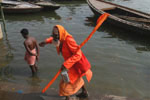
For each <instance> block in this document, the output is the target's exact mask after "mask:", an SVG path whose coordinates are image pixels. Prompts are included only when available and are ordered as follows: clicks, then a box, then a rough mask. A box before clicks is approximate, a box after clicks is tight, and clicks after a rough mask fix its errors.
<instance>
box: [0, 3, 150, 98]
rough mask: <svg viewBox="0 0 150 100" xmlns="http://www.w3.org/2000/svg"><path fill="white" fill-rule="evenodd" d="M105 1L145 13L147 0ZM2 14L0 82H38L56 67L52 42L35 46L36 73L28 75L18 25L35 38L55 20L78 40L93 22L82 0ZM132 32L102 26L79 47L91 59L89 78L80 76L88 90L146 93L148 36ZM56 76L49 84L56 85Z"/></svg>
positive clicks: (149, 83) (46, 33) (141, 95)
mask: <svg viewBox="0 0 150 100" xmlns="http://www.w3.org/2000/svg"><path fill="white" fill-rule="evenodd" d="M109 1H111V2H115V3H118V4H121V5H125V6H127V7H131V8H135V9H137V10H140V11H143V12H147V13H150V7H149V5H150V1H149V0H109ZM5 17H6V25H7V36H5V37H4V39H3V40H0V82H3V81H5V82H12V83H17V84H25V85H28V86H31V87H32V86H35V85H37V86H41V87H44V86H45V85H46V84H47V83H48V82H49V80H50V79H51V78H52V77H53V76H54V75H55V73H56V72H57V70H58V69H59V68H60V66H61V64H62V62H63V58H62V57H61V56H58V55H57V53H56V50H55V47H54V46H52V45H47V46H46V47H44V48H40V60H39V62H38V66H39V72H38V77H36V78H32V77H31V71H30V69H29V67H28V65H27V64H26V62H25V61H24V53H25V48H24V46H23V41H24V39H23V37H22V36H21V34H20V30H21V29H22V28H28V29H29V32H30V35H31V36H34V37H35V38H36V39H37V41H38V42H40V41H43V40H44V39H45V38H47V37H48V36H50V34H51V31H52V27H53V26H54V25H56V24H61V25H63V26H64V27H65V28H66V29H67V30H68V32H69V33H70V34H72V35H73V36H74V38H75V40H76V41H77V43H78V44H80V43H81V42H82V41H83V40H84V39H85V38H86V37H87V36H88V35H89V33H90V32H91V31H92V29H93V28H94V26H95V22H94V21H93V20H94V17H93V13H92V11H91V10H90V8H89V7H88V5H87V3H86V2H84V1H82V2H81V1H77V2H73V1H71V2H64V3H62V7H61V8H60V9H58V10H56V11H55V12H41V13H38V14H27V15H6V16H5ZM133 34H134V33H132V32H130V33H128V32H126V31H124V30H121V29H118V28H113V27H112V26H103V27H101V28H100V29H99V30H98V31H97V32H96V33H95V34H94V36H93V37H92V39H91V40H90V41H89V42H88V43H87V44H86V45H85V46H84V47H83V48H82V51H83V52H84V54H85V55H86V57H87V58H88V59H89V61H90V62H91V65H92V71H93V78H92V80H91V82H90V83H89V84H88V83H87V82H86V85H87V87H88V90H89V92H90V93H94V94H95V95H97V96H98V95H99V94H110V95H117V96H126V97H130V98H137V99H142V100H148V99H150V41H149V39H148V38H147V37H141V36H135V35H133ZM59 79H60V77H59ZM59 79H57V80H56V82H55V84H53V85H52V87H54V88H56V89H58V84H59Z"/></svg>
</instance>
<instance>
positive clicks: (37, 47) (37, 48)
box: [35, 40, 39, 56]
mask: <svg viewBox="0 0 150 100" xmlns="http://www.w3.org/2000/svg"><path fill="white" fill-rule="evenodd" d="M35 46H36V50H37V56H39V46H38V44H37V41H36V40H35Z"/></svg>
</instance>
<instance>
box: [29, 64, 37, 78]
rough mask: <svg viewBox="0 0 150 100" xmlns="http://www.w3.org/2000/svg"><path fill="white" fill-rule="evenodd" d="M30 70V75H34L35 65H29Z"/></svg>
mask: <svg viewBox="0 0 150 100" xmlns="http://www.w3.org/2000/svg"><path fill="white" fill-rule="evenodd" d="M30 68H31V71H32V76H34V75H35V73H36V70H35V66H34V65H30Z"/></svg>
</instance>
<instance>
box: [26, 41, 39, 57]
mask: <svg viewBox="0 0 150 100" xmlns="http://www.w3.org/2000/svg"><path fill="white" fill-rule="evenodd" d="M24 46H25V48H26V51H27V52H28V53H29V54H30V55H32V56H37V55H36V54H33V53H32V52H31V50H30V48H29V47H28V45H27V43H26V42H24Z"/></svg>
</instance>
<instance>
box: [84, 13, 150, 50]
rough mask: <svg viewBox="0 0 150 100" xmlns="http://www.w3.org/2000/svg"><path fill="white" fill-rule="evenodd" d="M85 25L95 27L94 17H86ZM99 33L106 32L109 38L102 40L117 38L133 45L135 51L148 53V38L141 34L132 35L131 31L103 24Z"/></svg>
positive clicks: (149, 48) (149, 46) (149, 45)
mask: <svg viewBox="0 0 150 100" xmlns="http://www.w3.org/2000/svg"><path fill="white" fill-rule="evenodd" d="M86 21H87V23H85V25H88V26H92V27H94V26H95V25H96V23H94V22H96V16H94V15H93V16H91V17H87V20H86ZM99 31H102V32H107V33H108V34H109V36H106V37H104V38H118V39H119V41H126V42H127V43H129V44H133V45H134V46H135V49H137V51H150V41H149V37H147V36H145V35H141V34H137V33H134V32H132V31H128V30H123V29H120V28H119V27H116V26H113V27H112V26H111V25H110V24H103V25H102V27H101V29H99Z"/></svg>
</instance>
